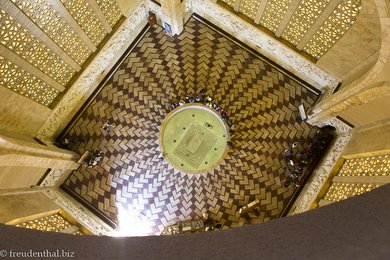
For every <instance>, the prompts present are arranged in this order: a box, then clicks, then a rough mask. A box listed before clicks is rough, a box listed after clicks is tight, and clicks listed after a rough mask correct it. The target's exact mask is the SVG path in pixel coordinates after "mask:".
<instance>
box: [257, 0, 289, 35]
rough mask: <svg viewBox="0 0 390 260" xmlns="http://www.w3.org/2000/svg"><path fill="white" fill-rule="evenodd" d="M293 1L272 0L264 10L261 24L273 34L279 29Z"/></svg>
mask: <svg viewBox="0 0 390 260" xmlns="http://www.w3.org/2000/svg"><path fill="white" fill-rule="evenodd" d="M290 3H291V0H270V1H268V3H267V6H266V8H265V10H264V14H263V16H262V17H261V20H260V23H261V24H262V25H263V26H265V27H266V28H268V29H270V30H271V31H273V32H276V30H277V29H278V27H279V24H280V22H281V21H282V19H283V16H284V14H285V13H286V11H287V8H288V6H289V5H290Z"/></svg>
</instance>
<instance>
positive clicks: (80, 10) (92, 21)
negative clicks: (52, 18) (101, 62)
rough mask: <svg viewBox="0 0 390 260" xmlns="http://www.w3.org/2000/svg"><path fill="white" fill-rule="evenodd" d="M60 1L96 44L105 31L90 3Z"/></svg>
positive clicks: (96, 44) (74, 0)
mask: <svg viewBox="0 0 390 260" xmlns="http://www.w3.org/2000/svg"><path fill="white" fill-rule="evenodd" d="M61 2H62V3H63V4H64V6H65V7H66V8H67V9H68V11H69V13H70V14H71V15H72V16H73V18H74V19H75V20H76V21H77V23H78V24H79V25H80V27H81V28H82V29H83V30H84V31H85V33H86V34H87V35H88V37H89V38H90V39H91V41H92V42H93V43H94V44H95V46H98V45H99V43H100V42H101V41H102V40H103V38H104V36H105V35H106V32H105V30H104V27H103V25H102V24H101V22H100V21H99V19H98V18H97V16H96V14H95V13H94V11H93V9H92V8H91V7H90V5H89V4H88V3H87V2H86V1H85V0H61Z"/></svg>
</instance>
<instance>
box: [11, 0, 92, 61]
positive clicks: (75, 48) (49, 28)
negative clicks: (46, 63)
mask: <svg viewBox="0 0 390 260" xmlns="http://www.w3.org/2000/svg"><path fill="white" fill-rule="evenodd" d="M11 1H12V2H14V3H15V4H16V5H17V6H18V7H19V8H20V9H21V10H22V11H23V12H24V13H25V14H26V15H27V16H28V17H29V18H30V19H31V20H33V21H34V22H35V24H37V25H38V26H39V27H40V28H41V29H42V30H43V31H44V32H45V33H46V34H47V35H48V36H50V38H52V39H53V40H54V41H55V42H56V43H57V44H58V45H59V46H60V47H61V48H62V49H64V51H65V52H66V53H67V54H68V55H69V56H70V57H72V59H74V60H75V61H76V62H77V63H78V64H79V65H82V64H83V63H84V62H85V60H86V59H87V58H88V56H89V55H91V54H92V52H91V51H90V50H89V49H88V48H87V47H86V46H85V44H84V43H83V42H82V41H81V40H80V39H79V38H78V36H77V35H76V34H75V32H73V30H72V29H71V28H70V26H69V25H68V24H67V22H66V21H65V20H64V19H63V17H61V16H60V14H59V13H58V12H57V11H56V10H55V7H53V6H52V5H51V4H49V3H48V2H47V1H46V0H11Z"/></svg>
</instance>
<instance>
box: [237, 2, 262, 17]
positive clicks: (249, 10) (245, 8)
mask: <svg viewBox="0 0 390 260" xmlns="http://www.w3.org/2000/svg"><path fill="white" fill-rule="evenodd" d="M259 5H260V1H258V0H241V4H240V12H241V13H243V14H245V15H246V16H248V17H250V18H251V19H255V17H256V13H257V8H258V7H259Z"/></svg>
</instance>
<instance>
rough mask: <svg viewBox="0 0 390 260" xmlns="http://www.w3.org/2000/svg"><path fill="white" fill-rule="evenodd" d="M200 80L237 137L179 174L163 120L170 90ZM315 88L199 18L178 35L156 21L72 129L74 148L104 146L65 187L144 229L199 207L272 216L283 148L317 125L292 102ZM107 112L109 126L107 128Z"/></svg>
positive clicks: (193, 86) (278, 199) (190, 89)
mask: <svg viewBox="0 0 390 260" xmlns="http://www.w3.org/2000/svg"><path fill="white" fill-rule="evenodd" d="M201 90H205V91H207V94H209V95H210V96H212V97H213V98H214V101H215V103H217V104H218V105H220V106H221V107H222V108H224V109H225V110H226V111H227V113H228V115H229V116H230V119H231V120H232V121H233V122H234V124H235V125H236V129H235V132H234V135H233V137H232V139H233V143H234V147H233V148H232V149H230V151H229V153H228V155H227V157H226V158H225V160H224V161H223V162H222V163H221V164H220V165H219V166H218V167H217V168H216V169H214V170H212V171H210V172H208V173H203V174H195V175H191V174H184V173H181V172H179V171H177V170H175V169H174V168H173V167H172V166H170V165H169V164H168V163H167V162H164V161H163V162H161V161H160V160H159V157H160V156H161V155H160V151H159V145H158V133H159V125H160V123H161V122H162V120H163V119H164V117H165V115H167V114H168V112H169V111H170V108H169V101H170V100H172V99H180V98H182V97H184V96H185V95H186V93H200V91H201ZM316 98H317V96H316V95H315V94H314V93H312V92H311V91H309V90H308V89H306V88H304V87H303V86H301V85H300V84H298V83H297V82H295V81H294V80H292V79H291V78H290V77H289V76H287V75H285V74H283V73H281V72H279V71H278V70H277V69H275V68H274V67H272V66H271V65H270V64H268V63H266V62H264V61H263V60H261V59H260V58H258V57H256V56H254V55H253V54H251V53H250V52H248V51H247V50H245V49H243V48H241V47H240V46H238V45H237V44H235V43H233V42H232V41H230V40H228V39H227V38H225V37H224V36H222V35H221V34H220V33H218V32H216V31H214V30H213V29H211V28H209V27H207V26H206V25H205V24H203V23H202V22H200V21H198V20H196V19H195V18H191V19H190V21H189V22H188V23H187V24H186V26H185V30H184V32H183V33H182V34H181V35H180V36H179V37H173V38H170V37H168V36H166V35H165V34H164V31H163V30H162V29H161V28H160V27H153V28H151V29H150V30H149V31H148V32H147V33H146V35H145V36H144V37H143V38H142V40H141V41H140V42H139V43H138V45H137V46H135V48H134V49H133V50H132V51H131V53H130V55H129V57H128V58H127V59H126V60H125V61H124V62H123V63H122V64H121V65H120V67H119V68H118V70H117V71H116V72H115V74H114V75H113V77H112V78H111V79H110V80H109V82H108V83H107V84H106V86H105V87H104V88H103V90H102V91H101V92H100V93H99V94H98V95H97V97H96V98H95V99H94V100H93V102H92V104H91V105H90V106H89V107H88V108H87V109H86V111H85V112H84V113H83V114H82V116H81V117H80V118H79V119H78V120H77V122H76V123H75V124H74V125H73V126H72V128H71V129H70V130H69V132H68V134H67V136H68V137H70V138H71V139H76V137H82V138H83V139H84V140H85V142H78V143H75V144H74V145H73V148H74V149H75V150H77V151H78V152H80V153H83V152H84V151H85V150H87V149H89V150H96V149H100V150H102V151H103V153H104V158H103V161H102V163H101V164H99V165H98V166H97V167H95V168H87V167H85V166H81V167H80V169H79V170H77V171H75V172H74V173H73V174H72V175H71V176H70V177H69V179H68V180H67V181H66V182H65V184H64V185H63V188H64V189H65V190H66V191H68V192H69V193H70V194H72V195H73V196H74V197H76V198H77V199H79V200H81V201H84V203H87V204H88V205H89V206H90V207H93V208H94V209H96V210H97V211H98V212H99V214H100V215H101V216H103V217H105V218H107V219H110V220H111V221H112V222H114V223H116V224H119V226H120V227H124V226H126V227H128V228H129V229H132V227H134V228H136V226H138V228H139V226H142V227H143V231H142V232H140V233H137V234H141V233H142V234H143V235H148V234H159V233H160V232H161V231H162V230H163V228H164V227H166V226H168V225H171V224H175V223H176V222H178V221H182V220H188V219H193V218H195V217H197V216H201V214H202V213H203V212H208V213H209V214H210V215H211V217H212V218H214V219H217V220H219V221H221V223H222V224H223V225H224V227H231V226H240V225H243V224H253V223H260V222H263V221H266V220H269V219H272V218H276V217H277V216H278V214H280V212H281V211H282V209H283V208H284V207H285V206H286V203H287V202H288V201H289V200H290V199H291V195H292V193H293V189H294V188H293V187H289V188H284V187H282V185H281V182H282V181H283V180H284V178H285V177H286V176H285V173H284V170H283V166H284V165H285V163H284V159H283V154H282V152H283V150H284V149H285V148H287V147H288V145H289V144H290V143H291V142H293V141H297V142H300V143H301V144H302V145H305V144H307V143H308V142H309V141H310V139H311V138H312V137H313V135H314V134H315V131H316V129H314V128H312V127H311V126H309V125H307V124H306V123H304V122H299V121H297V120H296V115H297V114H296V112H295V111H294V110H296V107H297V106H298V105H299V104H300V103H303V104H304V105H305V106H306V107H307V108H308V107H310V106H311V105H313V103H314V101H315V100H316ZM108 119H110V120H111V121H112V122H114V124H115V126H114V127H113V128H112V129H111V131H110V132H109V133H105V132H104V130H103V129H102V125H103V124H104V122H106V121H107V120H108ZM255 199H259V200H260V201H261V205H260V206H259V207H258V213H257V214H254V213H250V214H249V217H250V218H241V217H240V216H239V215H238V209H239V208H240V207H242V206H244V205H246V204H248V203H249V202H251V201H253V200H255ZM126 221H128V222H130V223H124V222H126ZM130 233H131V232H130Z"/></svg>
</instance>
